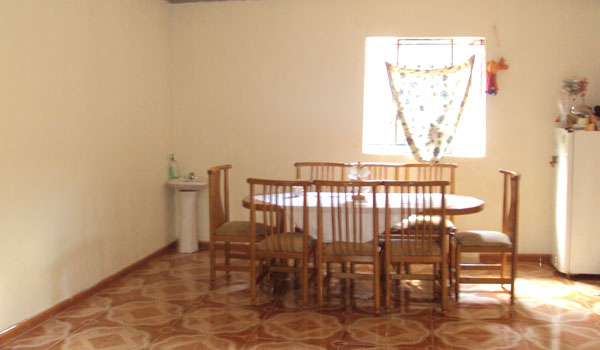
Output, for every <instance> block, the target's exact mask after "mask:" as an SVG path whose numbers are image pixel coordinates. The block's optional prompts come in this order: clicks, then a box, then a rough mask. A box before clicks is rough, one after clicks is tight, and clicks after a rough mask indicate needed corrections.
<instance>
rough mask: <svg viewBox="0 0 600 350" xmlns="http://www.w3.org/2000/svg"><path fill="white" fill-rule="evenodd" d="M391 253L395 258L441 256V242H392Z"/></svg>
mask: <svg viewBox="0 0 600 350" xmlns="http://www.w3.org/2000/svg"><path fill="white" fill-rule="evenodd" d="M391 243H392V244H391V246H392V250H391V253H392V255H394V256H441V255H442V248H441V246H440V243H439V241H431V243H429V242H423V241H421V240H419V241H415V240H405V241H404V242H400V241H397V240H395V241H392V242H391Z"/></svg>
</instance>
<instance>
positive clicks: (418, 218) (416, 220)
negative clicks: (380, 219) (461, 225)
mask: <svg viewBox="0 0 600 350" xmlns="http://www.w3.org/2000/svg"><path fill="white" fill-rule="evenodd" d="M430 220H431V223H432V224H433V225H434V226H438V225H439V224H440V221H441V220H442V217H441V216H437V215H434V216H433V217H432V216H429V215H411V216H409V217H408V218H407V219H403V220H402V222H401V223H397V224H394V225H392V231H400V230H401V229H402V228H404V229H407V228H410V227H414V226H416V225H423V222H424V221H425V223H426V224H427V223H429V221H430ZM454 227H455V225H454V223H453V222H452V220H450V219H446V228H447V229H452V228H454Z"/></svg>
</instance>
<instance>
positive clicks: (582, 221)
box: [569, 131, 600, 274]
mask: <svg viewBox="0 0 600 350" xmlns="http://www.w3.org/2000/svg"><path fill="white" fill-rule="evenodd" d="M599 152H600V132H589V131H580V132H574V133H573V152H572V158H573V179H572V186H571V187H572V203H573V206H572V207H571V232H570V236H571V247H570V259H571V264H570V267H569V269H570V272H571V274H600V248H599V246H598V239H599V238H600V227H599V225H598V220H597V218H598V216H600V153H599Z"/></svg>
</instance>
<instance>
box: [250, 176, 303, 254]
mask: <svg viewBox="0 0 600 350" xmlns="http://www.w3.org/2000/svg"><path fill="white" fill-rule="evenodd" d="M248 183H249V184H250V227H251V231H250V242H251V243H254V242H256V222H257V211H259V212H260V213H259V214H258V217H259V218H262V220H261V221H262V223H263V224H264V225H265V230H264V236H265V237H264V242H265V249H264V250H265V251H266V252H268V253H277V252H282V253H299V252H307V251H308V246H309V237H310V236H309V234H310V232H309V212H308V201H307V198H306V195H307V193H308V189H309V187H310V185H311V184H312V183H311V182H310V181H284V180H267V179H252V178H251V179H248ZM298 224H300V226H301V227H302V231H303V233H304V239H303V242H302V245H301V246H298V244H297V242H296V240H295V239H294V234H295V231H296V227H297V226H299V225H298Z"/></svg>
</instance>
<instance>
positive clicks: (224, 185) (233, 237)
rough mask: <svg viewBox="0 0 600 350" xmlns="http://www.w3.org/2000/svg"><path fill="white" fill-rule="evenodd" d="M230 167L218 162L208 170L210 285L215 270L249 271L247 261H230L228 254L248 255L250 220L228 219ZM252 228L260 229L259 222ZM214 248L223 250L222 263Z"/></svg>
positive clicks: (241, 257)
mask: <svg viewBox="0 0 600 350" xmlns="http://www.w3.org/2000/svg"><path fill="white" fill-rule="evenodd" d="M231 168H232V166H231V165H221V166H216V167H213V168H211V169H209V170H208V191H209V192H208V212H209V223H210V233H209V234H210V242H209V259H210V281H211V285H212V286H214V283H215V280H216V271H217V270H222V271H227V272H229V271H245V272H250V264H247V265H232V264H231V259H232V258H234V259H249V258H250V255H249V254H248V251H249V246H250V222H249V221H230V220H229V169H231ZM256 228H257V231H258V232H259V233H262V232H264V225H263V224H257V226H256ZM217 248H219V249H223V250H224V253H225V261H224V264H217V259H216V250H217ZM232 250H234V252H232Z"/></svg>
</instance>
